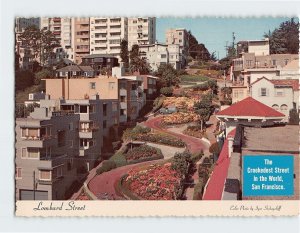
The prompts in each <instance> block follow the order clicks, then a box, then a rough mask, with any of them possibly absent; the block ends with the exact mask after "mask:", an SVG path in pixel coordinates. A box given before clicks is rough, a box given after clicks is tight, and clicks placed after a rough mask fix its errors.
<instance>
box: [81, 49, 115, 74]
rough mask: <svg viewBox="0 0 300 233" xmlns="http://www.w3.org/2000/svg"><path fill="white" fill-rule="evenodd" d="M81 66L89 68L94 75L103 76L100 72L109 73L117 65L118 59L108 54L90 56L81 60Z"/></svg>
mask: <svg viewBox="0 0 300 233" xmlns="http://www.w3.org/2000/svg"><path fill="white" fill-rule="evenodd" d="M81 65H84V66H91V67H92V68H93V69H94V70H95V73H96V75H100V74H101V73H102V74H103V72H102V71H106V72H107V71H111V70H112V68H113V67H116V66H118V65H119V63H118V58H116V57H114V56H112V55H109V54H104V55H101V54H91V55H88V56H86V57H83V58H82V62H81Z"/></svg>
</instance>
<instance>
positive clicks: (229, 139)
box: [228, 136, 234, 158]
mask: <svg viewBox="0 0 300 233" xmlns="http://www.w3.org/2000/svg"><path fill="white" fill-rule="evenodd" d="M233 140H234V138H233V137H232V136H228V157H229V158H230V157H231V153H232V152H233Z"/></svg>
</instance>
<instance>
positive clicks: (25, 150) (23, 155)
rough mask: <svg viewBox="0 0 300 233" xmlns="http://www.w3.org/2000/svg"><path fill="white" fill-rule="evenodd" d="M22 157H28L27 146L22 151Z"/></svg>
mask: <svg viewBox="0 0 300 233" xmlns="http://www.w3.org/2000/svg"><path fill="white" fill-rule="evenodd" d="M21 158H22V159H24V158H27V149H26V148H22V151H21Z"/></svg>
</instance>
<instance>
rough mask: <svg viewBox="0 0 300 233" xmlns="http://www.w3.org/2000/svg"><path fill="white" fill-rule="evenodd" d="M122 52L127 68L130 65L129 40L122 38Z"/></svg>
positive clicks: (121, 55)
mask: <svg viewBox="0 0 300 233" xmlns="http://www.w3.org/2000/svg"><path fill="white" fill-rule="evenodd" d="M120 46H121V54H120V57H121V59H122V62H124V66H125V68H128V67H129V57H128V42H127V40H124V39H123V40H122V41H121V44H120Z"/></svg>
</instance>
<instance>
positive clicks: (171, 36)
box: [166, 28, 193, 66]
mask: <svg viewBox="0 0 300 233" xmlns="http://www.w3.org/2000/svg"><path fill="white" fill-rule="evenodd" d="M188 37H189V36H188V32H187V31H186V29H184V28H175V29H172V28H171V29H168V30H167V31H166V44H167V45H179V48H180V54H181V56H182V65H183V66H184V65H186V63H187V56H188V53H189V50H190V49H193V48H189V38H188Z"/></svg>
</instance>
